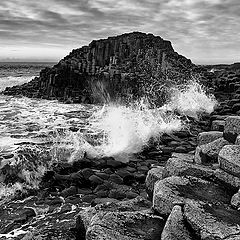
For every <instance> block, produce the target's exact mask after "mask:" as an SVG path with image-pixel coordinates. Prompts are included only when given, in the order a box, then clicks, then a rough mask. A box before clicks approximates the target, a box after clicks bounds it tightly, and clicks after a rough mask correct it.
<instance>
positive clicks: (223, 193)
mask: <svg viewBox="0 0 240 240" xmlns="http://www.w3.org/2000/svg"><path fill="white" fill-rule="evenodd" d="M186 199H193V200H195V201H203V202H206V203H210V204H219V203H221V204H228V203H230V200H231V193H229V192H227V189H225V188H224V186H222V185H218V184H216V183H213V182H210V181H205V180H202V179H199V178H195V177H178V176H173V177H169V178H165V179H163V180H160V181H158V182H156V183H155V188H154V195H153V209H154V210H156V211H157V212H158V213H159V214H162V215H169V214H170V213H171V211H172V208H173V207H174V205H176V204H180V205H181V204H184V203H185V201H186Z"/></svg>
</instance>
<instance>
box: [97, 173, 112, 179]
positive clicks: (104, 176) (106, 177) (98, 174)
mask: <svg viewBox="0 0 240 240" xmlns="http://www.w3.org/2000/svg"><path fill="white" fill-rule="evenodd" d="M95 175H96V176H98V177H100V178H101V179H103V180H108V179H109V174H107V173H104V172H103V173H102V172H95Z"/></svg>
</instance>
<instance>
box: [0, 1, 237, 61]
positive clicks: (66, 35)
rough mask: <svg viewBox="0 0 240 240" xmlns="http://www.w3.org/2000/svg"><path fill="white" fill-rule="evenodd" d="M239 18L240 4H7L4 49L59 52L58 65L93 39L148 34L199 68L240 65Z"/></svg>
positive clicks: (1, 24)
mask: <svg viewBox="0 0 240 240" xmlns="http://www.w3.org/2000/svg"><path fill="white" fill-rule="evenodd" d="M239 12H240V3H239V0H211V1H209V0H181V1H179V0H111V1H109V0H41V1H36V0H33V1H29V0H21V1H19V0H1V1H0V35H1V38H0V46H7V47H11V48H15V49H16V50H17V49H21V48H23V47H24V49H27V48H29V49H31V50H29V52H30V51H31V52H32V54H33V57H34V54H35V55H36V57H37V54H38V52H37V51H36V52H34V48H36V49H39V48H42V49H46V52H45V54H46V58H49V57H50V56H49V53H50V51H47V49H48V48H49V49H50V48H55V49H57V50H56V51H55V52H56V54H55V55H52V57H53V58H55V59H56V60H57V59H58V58H60V57H63V56H64V55H65V54H66V53H67V52H68V51H70V50H71V49H72V48H77V47H80V46H82V45H85V44H88V43H89V42H91V41H92V40H93V39H99V38H104V37H108V36H112V35H116V34H121V33H124V32H131V31H144V32H151V33H153V34H155V35H160V36H161V37H163V38H165V39H168V40H170V41H172V43H173V46H174V48H175V49H176V50H177V51H178V52H180V53H181V54H183V55H185V56H187V57H189V58H192V59H193V60H194V61H195V62H203V61H209V62H211V61H212V62H214V61H215V60H216V61H219V59H220V60H221V61H236V60H238V61H240V59H239V58H240V57H239V51H240V25H239V22H240V15H239ZM26 51H27V50H26ZM51 54H52V52H51ZM5 55H6V56H5ZM7 55H8V54H7V52H5V53H4V56H5V57H8V56H7ZM4 56H2V57H4ZM204 59H205V60H204Z"/></svg>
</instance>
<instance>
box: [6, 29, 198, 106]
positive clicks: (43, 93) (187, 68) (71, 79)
mask: <svg viewBox="0 0 240 240" xmlns="http://www.w3.org/2000/svg"><path fill="white" fill-rule="evenodd" d="M194 69H195V70H196V71H195V72H198V71H197V69H198V67H196V66H195V65H194V64H193V63H192V62H191V60H189V59H187V58H185V57H184V56H181V55H179V54H178V53H177V52H175V51H174V49H173V47H172V44H171V42H170V41H166V40H163V39H162V38H161V37H159V36H154V35H153V34H145V33H140V32H133V33H128V34H123V35H120V36H116V37H109V38H107V39H101V40H94V41H92V42H91V43H90V44H89V45H88V46H84V47H81V48H79V49H74V50H73V51H72V52H71V53H70V54H69V55H67V56H66V57H64V58H63V59H62V60H60V61H59V63H58V64H56V65H55V66H53V67H52V68H45V69H43V70H42V71H41V72H40V76H39V77H36V78H35V79H33V80H32V81H31V82H29V83H26V84H23V85H21V86H15V87H12V88H7V89H6V90H5V91H4V94H6V95H24V96H27V97H37V98H44V99H58V100H61V101H65V102H66V101H67V102H76V103H99V102H100V103H103V102H108V101H115V100H117V101H119V100H124V99H125V100H126V99H127V100H129V99H130V98H131V99H132V98H138V97H142V96H145V95H146V94H148V95H151V94H152V95H154V96H151V97H152V98H153V97H155V98H157V99H156V101H160V102H161V101H163V100H162V98H161V97H162V96H161V93H163V92H164V91H163V90H164V87H166V88H167V87H169V86H171V84H172V85H173V84H176V83H184V82H186V81H187V80H189V79H191V78H192V75H193V73H194ZM153 87H154V91H152V88H153Z"/></svg>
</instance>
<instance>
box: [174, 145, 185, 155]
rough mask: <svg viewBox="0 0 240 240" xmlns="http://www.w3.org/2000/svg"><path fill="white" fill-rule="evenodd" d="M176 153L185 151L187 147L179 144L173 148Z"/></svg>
mask: <svg viewBox="0 0 240 240" xmlns="http://www.w3.org/2000/svg"><path fill="white" fill-rule="evenodd" d="M174 151H175V152H177V153H187V152H188V149H187V148H186V147H185V146H179V147H176V148H175V149H174Z"/></svg>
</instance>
